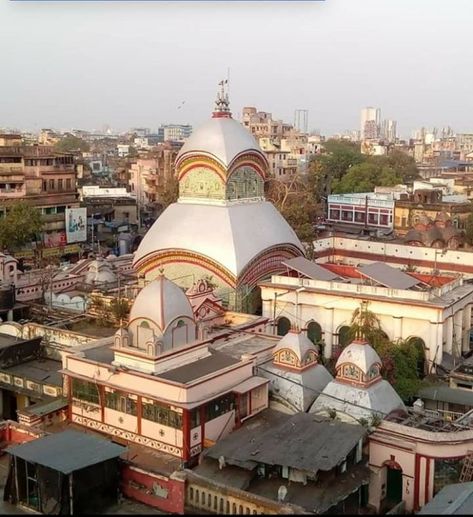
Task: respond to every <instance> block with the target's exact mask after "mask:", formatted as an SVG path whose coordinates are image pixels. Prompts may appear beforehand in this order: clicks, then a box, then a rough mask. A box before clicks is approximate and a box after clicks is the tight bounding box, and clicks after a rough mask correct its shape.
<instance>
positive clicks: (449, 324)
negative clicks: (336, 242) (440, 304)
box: [444, 316, 453, 354]
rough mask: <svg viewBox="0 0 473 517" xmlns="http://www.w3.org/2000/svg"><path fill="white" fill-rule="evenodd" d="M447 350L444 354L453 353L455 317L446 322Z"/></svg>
mask: <svg viewBox="0 0 473 517" xmlns="http://www.w3.org/2000/svg"><path fill="white" fill-rule="evenodd" d="M445 328H446V330H445V350H444V352H448V353H449V354H451V353H452V343H453V316H450V317H449V318H447V320H446V321H445Z"/></svg>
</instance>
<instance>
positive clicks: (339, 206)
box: [327, 192, 395, 229]
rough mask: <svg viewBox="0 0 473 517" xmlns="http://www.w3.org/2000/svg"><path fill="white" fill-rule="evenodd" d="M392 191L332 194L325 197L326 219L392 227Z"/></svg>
mask: <svg viewBox="0 0 473 517" xmlns="http://www.w3.org/2000/svg"><path fill="white" fill-rule="evenodd" d="M394 204H395V198H394V193H377V192H362V193H351V194H332V195H330V196H328V198H327V215H328V217H327V220H328V221H330V222H332V223H343V224H350V225H352V224H354V225H358V226H360V227H365V228H385V229H392V228H393V215H394Z"/></svg>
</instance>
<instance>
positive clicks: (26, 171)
mask: <svg viewBox="0 0 473 517" xmlns="http://www.w3.org/2000/svg"><path fill="white" fill-rule="evenodd" d="M0 176H1V180H0V216H4V215H5V212H6V211H7V210H8V208H9V207H10V206H12V205H13V204H14V203H15V202H16V201H19V200H22V201H25V202H27V203H28V204H30V205H31V206H34V207H36V208H37V209H39V210H40V212H41V214H42V216H43V220H44V223H45V224H44V235H43V240H44V241H45V242H46V240H48V238H49V236H51V235H52V234H58V233H59V234H63V236H64V238H63V241H65V212H66V208H76V207H78V206H79V202H78V199H77V198H78V194H77V188H76V171H75V166H74V157H73V155H72V154H66V153H57V152H55V151H54V149H53V148H52V147H49V146H18V147H17V146H4V147H0Z"/></svg>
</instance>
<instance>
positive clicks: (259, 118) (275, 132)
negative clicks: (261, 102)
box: [242, 107, 294, 139]
mask: <svg viewBox="0 0 473 517" xmlns="http://www.w3.org/2000/svg"><path fill="white" fill-rule="evenodd" d="M242 124H243V125H244V126H245V127H246V129H248V131H249V132H250V133H251V134H252V135H253V136H254V137H255V138H261V137H269V138H273V139H274V138H283V137H286V136H289V135H290V134H291V133H292V132H293V130H294V128H293V126H292V125H291V124H286V123H284V122H283V121H282V120H273V116H272V114H271V113H267V112H265V111H257V110H256V108H253V107H246V108H243V116H242Z"/></svg>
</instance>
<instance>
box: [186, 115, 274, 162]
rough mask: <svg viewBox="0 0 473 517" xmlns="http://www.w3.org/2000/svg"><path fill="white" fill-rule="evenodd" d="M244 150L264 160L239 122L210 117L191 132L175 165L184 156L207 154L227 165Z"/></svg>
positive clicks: (251, 137)
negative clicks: (255, 153) (254, 153)
mask: <svg viewBox="0 0 473 517" xmlns="http://www.w3.org/2000/svg"><path fill="white" fill-rule="evenodd" d="M245 151H254V152H257V153H259V154H260V155H261V157H262V158H263V159H264V160H265V161H266V158H265V157H264V154H263V152H262V151H261V148H260V147H259V145H258V143H257V142H256V140H255V139H254V138H253V136H252V135H251V134H250V132H249V131H247V130H246V129H245V128H244V127H243V126H242V125H241V124H240V122H238V121H236V120H234V119H232V118H231V117H223V118H212V119H210V120H209V121H208V122H206V123H205V124H203V125H202V126H200V127H199V128H197V130H196V131H194V132H193V133H192V135H191V136H190V137H189V138H188V139H187V140H186V143H185V144H184V145H183V146H182V148H181V150H180V151H179V154H178V155H177V160H176V167H177V166H178V163H179V162H180V161H181V160H182V159H183V158H184V157H185V156H186V155H191V154H207V155H210V156H212V157H214V158H217V160H219V161H220V163H221V164H222V165H223V166H225V167H228V166H229V165H230V164H231V163H232V161H233V160H234V159H235V158H236V157H237V156H239V155H240V154H241V153H243V152H245Z"/></svg>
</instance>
